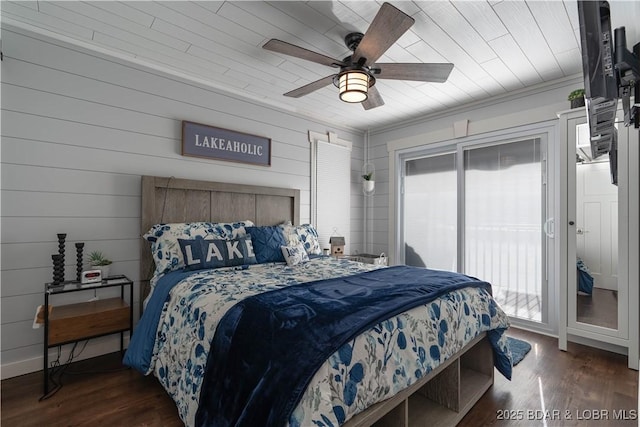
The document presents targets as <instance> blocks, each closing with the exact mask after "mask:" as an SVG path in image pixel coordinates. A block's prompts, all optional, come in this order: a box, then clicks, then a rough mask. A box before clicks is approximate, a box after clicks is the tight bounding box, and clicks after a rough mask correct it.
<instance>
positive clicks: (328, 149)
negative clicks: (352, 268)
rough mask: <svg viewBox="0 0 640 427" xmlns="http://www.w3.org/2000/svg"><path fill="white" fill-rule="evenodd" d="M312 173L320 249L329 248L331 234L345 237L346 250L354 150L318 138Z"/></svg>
mask: <svg viewBox="0 0 640 427" xmlns="http://www.w3.org/2000/svg"><path fill="white" fill-rule="evenodd" d="M312 149H313V150H314V154H315V155H314V158H315V162H314V166H315V168H314V169H315V170H314V171H313V173H312V181H313V182H312V187H313V190H312V203H313V206H312V211H313V214H314V215H312V219H313V220H314V221H315V226H316V229H317V230H318V237H319V240H320V247H321V248H323V249H324V248H329V247H330V245H329V238H330V237H331V236H342V237H344V238H345V243H346V245H345V253H347V254H348V253H349V247H350V242H349V238H350V215H351V213H350V211H351V149H350V147H345V146H343V145H339V144H335V143H328V142H322V141H316V142H314V143H313V144H312Z"/></svg>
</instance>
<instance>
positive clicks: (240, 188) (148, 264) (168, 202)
mask: <svg viewBox="0 0 640 427" xmlns="http://www.w3.org/2000/svg"><path fill="white" fill-rule="evenodd" d="M141 217H142V222H141V225H140V227H141V228H140V232H141V233H140V234H141V235H142V234H144V233H146V232H147V231H148V230H149V229H150V228H151V226H152V225H154V224H159V223H170V222H199V221H211V222H232V221H242V220H245V219H249V220H251V221H253V222H254V223H255V224H256V225H275V224H279V223H281V222H283V221H291V222H292V223H293V224H294V225H298V224H299V223H300V190H296V189H292V188H275V187H261V186H257V185H244V184H229V183H223V182H210V181H196V180H191V179H179V178H173V177H169V178H168V177H157V176H143V177H142V213H141ZM153 268H154V264H153V259H152V257H151V248H150V247H149V245H148V244H147V243H146V242H143V243H142V244H141V245H140V283H141V288H140V304H141V306H140V307H141V310H142V302H143V301H144V298H146V296H147V293H148V290H149V287H148V284H149V280H150V279H151V277H152V275H153Z"/></svg>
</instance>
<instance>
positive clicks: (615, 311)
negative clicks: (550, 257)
mask: <svg viewBox="0 0 640 427" xmlns="http://www.w3.org/2000/svg"><path fill="white" fill-rule="evenodd" d="M562 118H563V117H562V116H561V119H562ZM565 123H566V135H567V139H566V147H565V148H566V156H565V159H566V165H565V167H566V203H567V204H566V219H565V220H566V228H565V229H566V235H565V236H564V237H565V239H566V254H567V257H566V275H565V277H566V298H565V301H566V330H565V331H564V332H565V333H564V335H563V331H561V334H560V336H561V343H560V347H561V348H563V342H562V340H563V338H564V340H565V342H564V349H566V339H567V335H569V340H570V341H575V340H576V339H575V337H581V338H586V339H588V340H591V341H597V342H603V343H609V344H611V345H613V346H617V348H618V349H621V350H622V352H624V351H627V352H628V354H629V366H630V367H635V368H636V369H637V366H638V356H637V354H638V315H637V311H638V305H639V301H638V147H637V145H638V142H637V141H638V131H637V130H636V129H633V127H631V128H627V127H624V125H623V124H622V123H618V124H617V125H616V128H617V138H614V143H613V144H612V145H611V149H609V150H607V151H606V152H603V153H602V152H601V153H598V152H597V150H595V149H594V148H595V147H592V144H591V142H590V138H589V126H588V124H587V119H586V117H585V115H584V112H572V113H569V114H568V117H566V122H565ZM630 139H631V140H633V142H632V141H630ZM561 167H562V165H561ZM572 338H574V339H572ZM577 341H580V339H577ZM585 343H587V344H588V343H589V342H588V341H587V342H585ZM611 348H612V349H614V350H615V348H616V347H611Z"/></svg>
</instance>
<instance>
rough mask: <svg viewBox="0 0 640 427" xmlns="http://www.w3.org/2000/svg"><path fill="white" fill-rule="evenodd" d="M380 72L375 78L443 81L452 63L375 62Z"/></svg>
mask: <svg viewBox="0 0 640 427" xmlns="http://www.w3.org/2000/svg"><path fill="white" fill-rule="evenodd" d="M375 66H376V68H380V73H379V74H376V75H375V77H376V79H391V80H414V81H418V82H435V83H444V82H446V81H447V78H449V74H451V70H453V64H448V63H429V64H419V63H418V64H398V63H389V64H376V65H375Z"/></svg>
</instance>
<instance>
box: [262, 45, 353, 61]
mask: <svg viewBox="0 0 640 427" xmlns="http://www.w3.org/2000/svg"><path fill="white" fill-rule="evenodd" d="M262 48H263V49H267V50H270V51H273V52H278V53H284V54H285V55H289V56H295V57H296V58H301V59H306V60H307V61H311V62H316V63H318V64H322V65H327V66H329V67H340V66H341V65H342V64H343V63H342V61H339V60H337V59H333V58H331V57H329V56H326V55H323V54H321V53H318V52H314V51H312V50H309V49H305V48H303V47H300V46H296V45H294V44H291V43H287V42H283V41H282V40H277V39H271V40H269V41H268V42H266V43H265V44H264V45H263V46H262Z"/></svg>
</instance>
